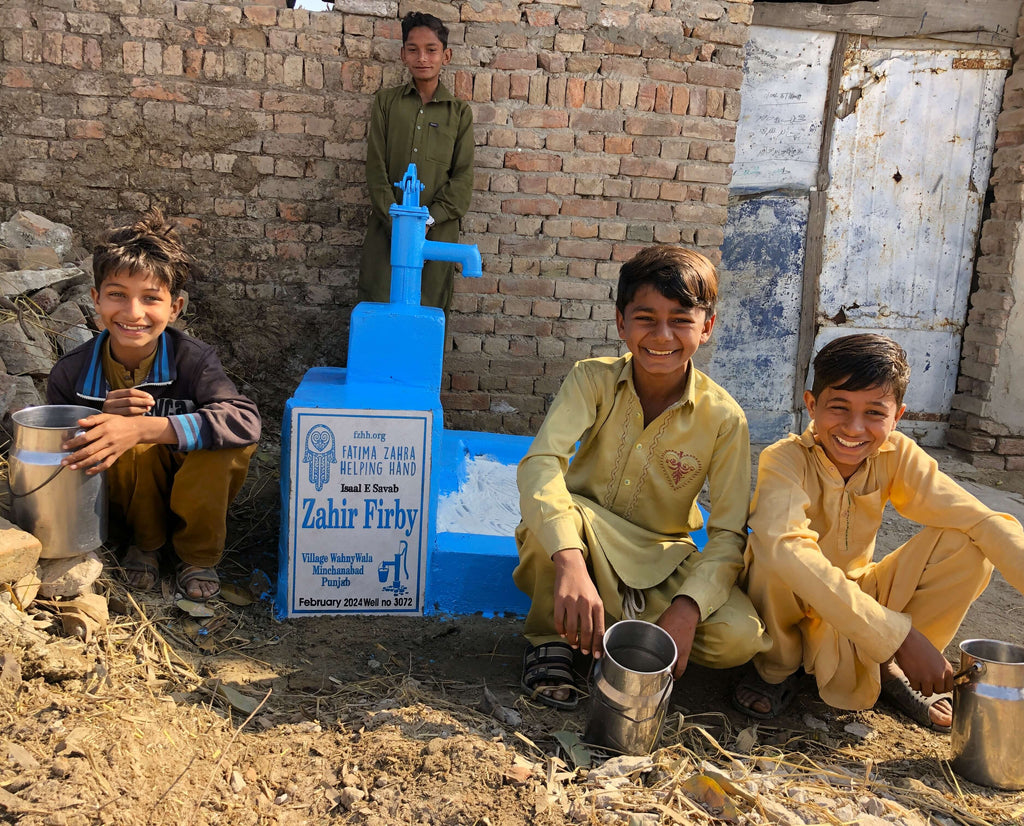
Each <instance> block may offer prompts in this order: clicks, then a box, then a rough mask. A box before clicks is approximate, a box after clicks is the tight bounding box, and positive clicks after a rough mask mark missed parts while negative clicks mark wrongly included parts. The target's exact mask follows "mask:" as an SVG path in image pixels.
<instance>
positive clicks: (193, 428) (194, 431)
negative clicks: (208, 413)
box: [168, 413, 203, 450]
mask: <svg viewBox="0 0 1024 826" xmlns="http://www.w3.org/2000/svg"><path fill="white" fill-rule="evenodd" d="M168 418H169V419H170V420H171V427H173V428H174V432H175V433H177V434H178V450H200V449H201V448H202V447H203V437H202V432H201V430H200V428H201V426H202V420H201V419H200V418H199V414H198V413H188V414H186V415H184V416H169V417H168Z"/></svg>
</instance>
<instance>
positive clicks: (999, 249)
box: [948, 17, 1024, 470]
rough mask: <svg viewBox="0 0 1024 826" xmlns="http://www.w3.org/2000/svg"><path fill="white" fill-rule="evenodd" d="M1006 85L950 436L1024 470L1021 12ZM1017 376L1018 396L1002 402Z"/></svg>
mask: <svg viewBox="0 0 1024 826" xmlns="http://www.w3.org/2000/svg"><path fill="white" fill-rule="evenodd" d="M1013 56H1014V65H1013V69H1012V70H1011V72H1010V74H1009V76H1008V77H1007V79H1006V84H1005V86H1004V89H1003V106H1002V112H1001V113H1000V115H999V119H998V121H997V133H996V151H995V153H994V156H993V159H992V178H991V184H992V189H991V193H990V205H989V211H988V215H987V217H986V219H985V221H984V223H983V224H982V230H981V239H980V245H979V255H978V258H977V261H976V266H975V278H976V284H975V290H974V292H973V293H972V295H971V307H970V311H969V313H968V317H967V327H966V329H965V331H964V341H963V350H962V356H961V361H960V376H959V378H958V380H957V394H956V396H955V397H954V399H953V409H952V412H951V414H950V429H949V433H948V441H949V444H950V445H952V446H954V447H956V448H959V449H960V450H962V451H963V452H964V453H965V454H966V456H967V457H968V458H969V459H970V461H971V462H972V463H973V464H975V465H976V466H979V467H987V468H993V469H1003V468H1005V469H1008V470H1024V411H1022V410H1021V409H1020V404H1019V399H1020V389H1019V388H1020V385H1019V384H1016V382H1015V381H1013V378H1012V375H1011V374H1012V371H1015V370H1017V368H1016V366H1015V365H1014V364H1012V362H1013V360H1014V358H1013V353H1014V350H1015V349H1016V350H1019V349H1020V345H1021V343H1022V340H1021V337H1022V336H1024V329H1022V325H1021V319H1020V317H1019V315H1018V314H1019V313H1020V311H1021V308H1020V307H1018V306H1017V303H1016V297H1015V292H1016V291H1017V290H1020V289H1021V288H1022V285H1021V281H1022V279H1024V235H1022V233H1021V226H1022V219H1024V17H1022V18H1021V20H1020V23H1019V24H1018V37H1017V40H1016V41H1015V42H1014V46H1013ZM1011 383H1012V384H1016V388H1017V389H1016V393H1015V394H1014V395H1015V396H1016V401H1015V402H1014V401H1013V400H1012V399H1011V400H1010V402H1009V403H1008V404H1007V403H1003V401H1002V400H1001V398H1000V397H1001V396H1005V395H1006V391H1007V390H1008V386H1009V385H1010V384H1011Z"/></svg>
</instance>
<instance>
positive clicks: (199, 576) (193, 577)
mask: <svg viewBox="0 0 1024 826" xmlns="http://www.w3.org/2000/svg"><path fill="white" fill-rule="evenodd" d="M177 585H178V590H179V591H181V592H182V593H183V594H184V595H185V596H186V597H188V598H189V599H194V600H199V601H200V602H202V601H204V600H207V599H213V598H214V597H215V596H217V595H218V594H219V593H220V577H219V576H217V571H216V570H215V569H214V568H200V567H199V566H198V565H186V564H184V563H182V564H181V565H179V566H178V573H177Z"/></svg>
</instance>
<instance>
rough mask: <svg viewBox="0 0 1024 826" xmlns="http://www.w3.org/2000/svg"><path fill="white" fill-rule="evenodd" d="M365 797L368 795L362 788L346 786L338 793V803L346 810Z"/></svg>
mask: <svg viewBox="0 0 1024 826" xmlns="http://www.w3.org/2000/svg"><path fill="white" fill-rule="evenodd" d="M364 797H366V792H364V791H363V790H362V789H357V788H356V787H355V786H346V787H345V788H343V789H342V790H341V792H340V794H339V795H338V803H339V804H340V805H341V806H342V807H344V808H345V809H346V810H351V809H352V807H353V806H355V805H356V804H357V803H359V802H360V801H361V800H362V799H363V798H364Z"/></svg>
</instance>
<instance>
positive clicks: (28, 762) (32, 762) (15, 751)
mask: <svg viewBox="0 0 1024 826" xmlns="http://www.w3.org/2000/svg"><path fill="white" fill-rule="evenodd" d="M7 759H8V760H9V761H10V762H11V763H14V764H15V765H17V766H19V767H21V768H22V769H25V770H29V769H38V768H39V761H38V760H36V758H35V755H33V754H32V752H30V751H29V750H28V749H27V748H25V747H24V746H21V745H19V744H17V743H8V744H7Z"/></svg>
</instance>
